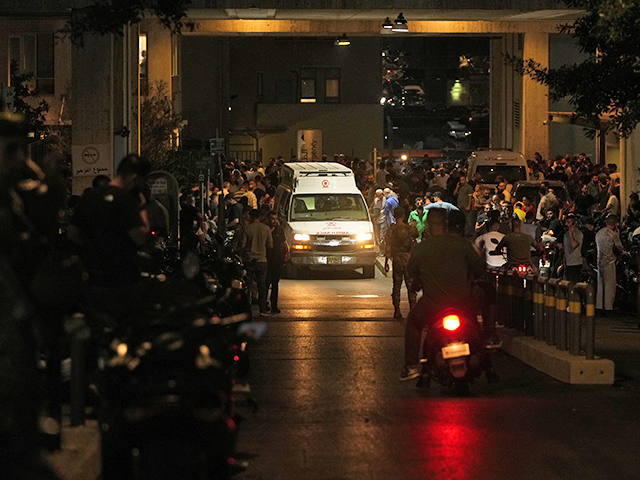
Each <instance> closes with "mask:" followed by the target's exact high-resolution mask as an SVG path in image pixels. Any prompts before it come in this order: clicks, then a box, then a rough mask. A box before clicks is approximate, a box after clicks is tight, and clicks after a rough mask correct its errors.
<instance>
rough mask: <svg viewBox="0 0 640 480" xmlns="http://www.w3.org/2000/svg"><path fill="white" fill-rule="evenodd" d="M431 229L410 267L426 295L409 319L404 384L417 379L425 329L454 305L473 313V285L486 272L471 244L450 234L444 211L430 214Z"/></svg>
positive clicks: (410, 272) (416, 248)
mask: <svg viewBox="0 0 640 480" xmlns="http://www.w3.org/2000/svg"><path fill="white" fill-rule="evenodd" d="M428 229H429V236H427V237H425V238H424V240H423V241H422V242H421V243H419V244H418V245H417V246H416V247H415V248H414V249H413V251H412V253H411V256H410V258H409V263H408V265H407V270H408V273H409V275H411V276H412V277H413V278H414V279H419V283H420V284H421V286H422V291H423V293H422V297H421V298H420V300H418V302H417V303H416V305H415V306H414V308H413V309H412V310H411V312H409V316H408V317H407V325H406V329H405V365H404V368H403V369H402V372H401V374H400V380H401V381H405V380H411V379H414V378H417V377H418V375H419V373H418V367H417V365H418V361H419V355H420V342H421V338H422V330H423V329H424V328H425V327H426V326H427V325H428V324H429V323H430V322H433V321H434V320H435V319H436V316H437V314H438V313H439V312H441V311H442V310H443V309H445V308H447V307H452V306H453V307H459V308H461V309H463V310H466V311H470V312H472V311H474V309H473V306H472V290H471V282H472V280H473V279H474V278H475V277H477V276H479V275H481V274H482V272H483V271H484V261H483V259H482V258H481V257H480V255H478V252H477V251H476V250H475V249H474V248H473V246H472V245H471V243H470V242H469V241H467V240H466V239H464V238H462V237H459V236H454V235H450V234H448V233H447V211H446V210H445V209H441V208H436V209H432V210H431V211H430V212H429V220H428ZM416 287H417V285H414V289H417V288H416ZM474 316H475V315H474Z"/></svg>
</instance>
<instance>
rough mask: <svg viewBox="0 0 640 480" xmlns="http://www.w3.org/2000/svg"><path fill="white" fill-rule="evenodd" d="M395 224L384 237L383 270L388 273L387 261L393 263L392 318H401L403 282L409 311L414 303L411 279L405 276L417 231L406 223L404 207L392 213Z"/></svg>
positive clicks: (414, 297) (414, 293)
mask: <svg viewBox="0 0 640 480" xmlns="http://www.w3.org/2000/svg"><path fill="white" fill-rule="evenodd" d="M394 216H395V217H396V223H393V224H391V225H390V226H389V229H388V230H387V233H386V235H385V241H384V245H385V249H384V257H385V259H384V268H385V270H386V271H387V272H388V271H389V259H391V261H392V262H393V293H392V294H391V298H392V299H393V307H394V313H393V318H398V319H400V318H402V312H401V311H400V291H401V289H402V281H403V280H404V283H405V286H406V287H407V293H408V295H409V309H411V308H413V305H414V304H415V303H416V292H415V291H412V290H411V288H410V286H411V278H410V277H409V275H408V274H407V263H408V261H409V256H410V255H411V249H412V248H413V247H414V245H415V244H416V239H417V238H418V235H419V234H418V229H417V228H416V227H415V226H414V225H409V224H407V223H406V219H405V209H404V207H397V208H396V209H395V211H394Z"/></svg>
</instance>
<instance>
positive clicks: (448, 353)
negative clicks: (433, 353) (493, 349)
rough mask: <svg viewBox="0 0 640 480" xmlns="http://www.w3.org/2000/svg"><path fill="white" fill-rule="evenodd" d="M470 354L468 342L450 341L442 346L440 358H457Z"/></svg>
mask: <svg viewBox="0 0 640 480" xmlns="http://www.w3.org/2000/svg"><path fill="white" fill-rule="evenodd" d="M467 355H471V350H470V349H469V344H468V343H452V344H450V345H447V346H446V347H442V358H444V359H445V360H446V359H447V358H458V357H464V356H467Z"/></svg>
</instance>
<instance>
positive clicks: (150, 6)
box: [58, 0, 196, 46]
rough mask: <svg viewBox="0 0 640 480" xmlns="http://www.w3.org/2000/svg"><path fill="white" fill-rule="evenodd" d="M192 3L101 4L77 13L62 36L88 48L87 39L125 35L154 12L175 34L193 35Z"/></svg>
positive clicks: (141, 0) (122, 0) (131, 0)
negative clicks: (186, 31)
mask: <svg viewBox="0 0 640 480" xmlns="http://www.w3.org/2000/svg"><path fill="white" fill-rule="evenodd" d="M190 3H191V0H97V1H96V3H95V4H93V5H90V6H88V7H85V8H80V9H74V10H73V11H72V12H71V18H70V19H69V20H68V21H67V23H66V25H65V26H64V27H63V28H62V29H61V30H60V31H59V32H58V33H59V34H60V35H62V37H64V38H69V39H70V40H71V42H72V43H74V44H75V45H80V46H82V45H84V37H85V35H90V34H97V35H108V34H111V33H115V34H118V35H123V28H124V27H125V26H129V25H135V24H137V23H140V22H141V21H142V20H143V19H144V18H145V13H146V12H151V13H152V14H153V15H154V16H156V17H157V18H158V20H159V21H160V23H162V24H163V25H164V26H165V27H166V28H167V29H169V30H170V31H171V32H173V33H178V34H179V33H181V32H182V31H183V30H189V31H193V30H194V29H195V28H196V24H195V22H191V21H187V20H185V18H186V16H187V7H188V6H189V4H190Z"/></svg>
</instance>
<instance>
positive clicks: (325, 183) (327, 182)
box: [322, 178, 331, 188]
mask: <svg viewBox="0 0 640 480" xmlns="http://www.w3.org/2000/svg"><path fill="white" fill-rule="evenodd" d="M329 185H331V183H330V182H329V180H327V179H326V178H325V179H324V180H322V188H329Z"/></svg>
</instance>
